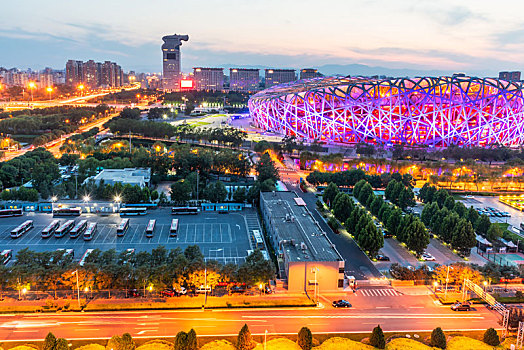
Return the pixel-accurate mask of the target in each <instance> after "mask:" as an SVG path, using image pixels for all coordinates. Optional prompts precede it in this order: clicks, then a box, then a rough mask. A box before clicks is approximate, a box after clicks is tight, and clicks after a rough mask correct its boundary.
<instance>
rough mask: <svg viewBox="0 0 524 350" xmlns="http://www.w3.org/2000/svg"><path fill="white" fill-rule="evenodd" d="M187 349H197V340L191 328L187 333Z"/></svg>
mask: <svg viewBox="0 0 524 350" xmlns="http://www.w3.org/2000/svg"><path fill="white" fill-rule="evenodd" d="M186 349H187V350H198V340H197V335H196V332H195V330H194V329H193V328H191V330H190V331H189V332H188V333H187V347H186Z"/></svg>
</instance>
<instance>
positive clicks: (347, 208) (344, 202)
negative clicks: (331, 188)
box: [333, 193, 355, 222]
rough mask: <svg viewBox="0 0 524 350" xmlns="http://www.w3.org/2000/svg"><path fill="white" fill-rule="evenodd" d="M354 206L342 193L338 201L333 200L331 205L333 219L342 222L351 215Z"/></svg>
mask: <svg viewBox="0 0 524 350" xmlns="http://www.w3.org/2000/svg"><path fill="white" fill-rule="evenodd" d="M354 207H355V205H354V204H353V201H352V200H351V198H350V197H349V195H348V194H346V193H343V194H342V195H341V196H340V197H339V199H338V200H336V199H335V201H334V203H333V214H334V215H335V217H336V218H337V219H338V220H339V221H341V222H344V221H346V220H347V218H348V217H349V216H350V215H351V212H352V211H353V208H354Z"/></svg>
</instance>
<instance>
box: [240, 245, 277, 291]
mask: <svg viewBox="0 0 524 350" xmlns="http://www.w3.org/2000/svg"><path fill="white" fill-rule="evenodd" d="M274 275H275V268H274V266H273V263H272V262H271V260H266V259H264V255H262V252H261V251H260V250H259V249H255V250H254V251H253V252H252V253H251V254H249V255H248V256H247V257H246V260H245V262H244V263H242V265H240V266H239V267H238V277H239V279H240V280H241V281H242V282H245V283H247V284H248V285H254V284H259V283H266V282H267V281H269V280H270V279H272V278H274Z"/></svg>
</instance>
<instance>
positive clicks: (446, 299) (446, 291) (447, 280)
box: [444, 265, 453, 301]
mask: <svg viewBox="0 0 524 350" xmlns="http://www.w3.org/2000/svg"><path fill="white" fill-rule="evenodd" d="M450 268H451V269H452V270H453V268H452V267H451V266H449V265H448V272H447V274H446V290H445V291H444V300H445V301H448V282H449V269H450Z"/></svg>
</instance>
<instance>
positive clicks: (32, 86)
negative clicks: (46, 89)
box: [29, 81, 36, 102]
mask: <svg viewBox="0 0 524 350" xmlns="http://www.w3.org/2000/svg"><path fill="white" fill-rule="evenodd" d="M35 87H36V84H35V82H34V81H32V82H30V83H29V90H30V91H31V102H33V89H34V88H35Z"/></svg>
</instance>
